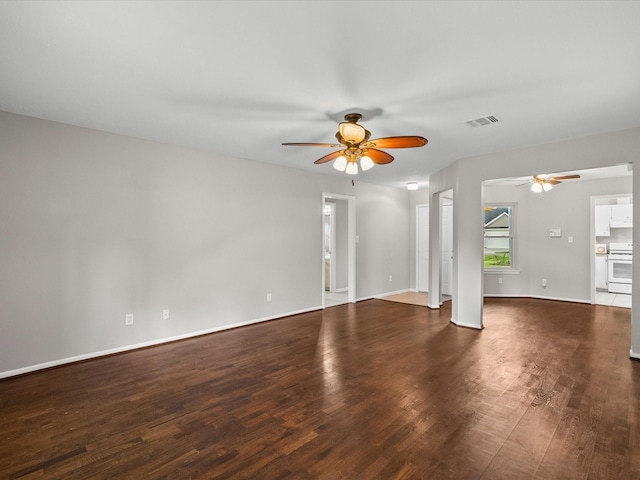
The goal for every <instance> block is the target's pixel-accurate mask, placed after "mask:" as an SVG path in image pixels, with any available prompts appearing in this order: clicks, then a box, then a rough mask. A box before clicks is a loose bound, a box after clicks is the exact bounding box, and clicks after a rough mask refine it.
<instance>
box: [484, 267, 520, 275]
mask: <svg viewBox="0 0 640 480" xmlns="http://www.w3.org/2000/svg"><path fill="white" fill-rule="evenodd" d="M483 273H486V274H487V275H503V274H504V275H519V274H520V270H518V269H515V268H510V269H508V270H507V269H506V268H505V269H504V270H500V269H499V268H485V269H484V271H483Z"/></svg>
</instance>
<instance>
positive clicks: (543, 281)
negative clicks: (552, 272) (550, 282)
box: [542, 278, 547, 287]
mask: <svg viewBox="0 0 640 480" xmlns="http://www.w3.org/2000/svg"><path fill="white" fill-rule="evenodd" d="M542 286H543V287H546V286H547V279H546V278H543V279H542Z"/></svg>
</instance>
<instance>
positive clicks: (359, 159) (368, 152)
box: [282, 113, 428, 175]
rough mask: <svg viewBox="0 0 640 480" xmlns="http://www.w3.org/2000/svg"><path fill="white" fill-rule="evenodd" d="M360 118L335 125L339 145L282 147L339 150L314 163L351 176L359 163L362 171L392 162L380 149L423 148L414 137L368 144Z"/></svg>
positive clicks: (421, 139)
mask: <svg viewBox="0 0 640 480" xmlns="http://www.w3.org/2000/svg"><path fill="white" fill-rule="evenodd" d="M361 118H362V115H361V114H359V113H348V114H346V115H345V116H344V120H345V121H344V122H342V123H340V124H339V125H338V131H337V132H336V139H337V140H338V142H339V143H283V144H282V145H286V146H298V147H331V148H340V150H338V151H335V152H333V153H330V154H328V155H325V156H324V157H321V158H319V159H318V160H316V161H315V162H314V163H316V164H321V163H326V162H330V161H331V160H335V161H334V162H333V167H334V168H335V169H336V170H339V171H341V172H346V173H348V174H351V175H355V174H357V173H358V163H359V164H360V168H361V169H362V170H363V171H365V170H369V169H370V168H372V167H373V166H374V165H384V164H387V163H391V162H393V156H391V155H389V154H388V153H387V152H384V151H382V150H380V149H381V148H385V149H386V148H414V147H423V146H424V145H426V144H427V141H428V140H427V139H426V138H424V137H419V136H415V135H410V136H409V135H408V136H399V137H384V138H377V139H374V140H369V138H370V137H371V132H370V131H369V130H367V129H366V128H364V127H363V126H362V125H360V124H358V121H359V120H360V119H361Z"/></svg>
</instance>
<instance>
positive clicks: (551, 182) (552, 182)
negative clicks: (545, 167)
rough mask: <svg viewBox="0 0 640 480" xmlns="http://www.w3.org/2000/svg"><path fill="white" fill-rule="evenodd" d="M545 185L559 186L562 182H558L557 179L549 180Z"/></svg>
mask: <svg viewBox="0 0 640 480" xmlns="http://www.w3.org/2000/svg"><path fill="white" fill-rule="evenodd" d="M545 183H550V184H551V185H557V184H559V183H562V182H561V181H560V180H556V179H555V178H549V179H548V180H545Z"/></svg>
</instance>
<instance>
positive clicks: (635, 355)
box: [629, 348, 640, 360]
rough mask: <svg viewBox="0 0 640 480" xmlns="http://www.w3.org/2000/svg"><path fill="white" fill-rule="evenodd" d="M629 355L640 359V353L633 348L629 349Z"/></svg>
mask: <svg viewBox="0 0 640 480" xmlns="http://www.w3.org/2000/svg"><path fill="white" fill-rule="evenodd" d="M629 357H631V358H633V359H635V360H640V353H634V351H633V348H632V349H631V350H630V351H629Z"/></svg>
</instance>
